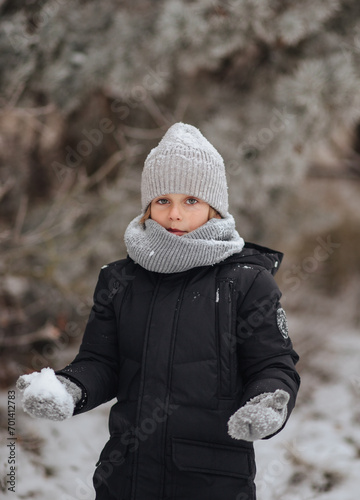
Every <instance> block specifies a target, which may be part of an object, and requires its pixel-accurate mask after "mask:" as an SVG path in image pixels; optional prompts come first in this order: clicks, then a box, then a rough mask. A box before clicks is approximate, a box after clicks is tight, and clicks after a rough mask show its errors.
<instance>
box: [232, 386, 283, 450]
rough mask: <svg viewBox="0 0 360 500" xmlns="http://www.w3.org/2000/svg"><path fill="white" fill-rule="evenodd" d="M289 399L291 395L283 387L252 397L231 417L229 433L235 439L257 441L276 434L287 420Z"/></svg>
mask: <svg viewBox="0 0 360 500" xmlns="http://www.w3.org/2000/svg"><path fill="white" fill-rule="evenodd" d="M289 399H290V395H289V394H288V393H287V392H286V391H283V390H282V389H278V390H276V391H275V392H266V393H264V394H260V395H259V396H256V397H254V398H252V399H250V401H248V402H247V403H246V405H245V406H243V407H241V408H240V409H239V410H238V411H236V412H235V413H234V414H233V415H232V416H231V417H230V418H229V421H228V433H229V435H230V436H231V437H232V438H234V439H242V440H244V441H255V440H257V439H262V438H264V437H266V436H270V435H271V434H274V433H275V432H276V431H278V430H279V429H280V428H281V427H282V426H283V424H284V422H285V420H286V416H287V403H288V401H289Z"/></svg>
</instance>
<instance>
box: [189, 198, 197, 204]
mask: <svg viewBox="0 0 360 500" xmlns="http://www.w3.org/2000/svg"><path fill="white" fill-rule="evenodd" d="M186 203H188V204H189V205H195V204H196V203H198V200H197V199H196V198H188V199H187V200H186Z"/></svg>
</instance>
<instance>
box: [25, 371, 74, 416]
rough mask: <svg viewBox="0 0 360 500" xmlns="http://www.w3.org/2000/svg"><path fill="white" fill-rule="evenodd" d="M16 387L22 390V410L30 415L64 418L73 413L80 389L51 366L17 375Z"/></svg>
mask: <svg viewBox="0 0 360 500" xmlns="http://www.w3.org/2000/svg"><path fill="white" fill-rule="evenodd" d="M16 387H17V388H18V389H19V390H20V391H23V392H24V394H23V399H22V403H23V407H24V411H26V413H28V414H29V415H31V416H32V417H38V418H47V419H49V420H65V419H66V418H69V417H71V416H72V415H73V412H74V408H75V405H76V403H77V402H78V401H80V399H81V396H82V390H81V388H80V387H78V386H77V385H76V384H75V383H74V382H71V380H68V379H67V378H66V377H62V376H57V375H55V372H54V370H52V369H51V368H43V369H42V370H41V372H34V373H31V374H30V375H22V376H21V377H19V379H18V381H17V383H16Z"/></svg>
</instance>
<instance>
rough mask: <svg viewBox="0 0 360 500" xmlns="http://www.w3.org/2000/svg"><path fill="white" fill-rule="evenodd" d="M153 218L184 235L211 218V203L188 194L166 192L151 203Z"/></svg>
mask: <svg viewBox="0 0 360 500" xmlns="http://www.w3.org/2000/svg"><path fill="white" fill-rule="evenodd" d="M150 210H151V218H152V219H153V220H154V221H155V222H157V223H158V224H160V225H161V226H162V227H164V228H165V229H167V230H168V231H169V232H171V233H173V234H175V235H177V236H182V235H183V234H186V233H190V231H194V229H197V228H198V227H200V226H202V225H203V224H205V222H207V221H208V220H209V215H210V205H209V204H208V203H206V202H205V201H203V200H200V199H199V198H196V197H194V196H189V195H187V194H177V193H176V194H166V195H164V196H159V197H157V198H154V199H153V200H152V202H151V204H150Z"/></svg>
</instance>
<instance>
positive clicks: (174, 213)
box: [169, 204, 182, 220]
mask: <svg viewBox="0 0 360 500" xmlns="http://www.w3.org/2000/svg"><path fill="white" fill-rule="evenodd" d="M169 219H170V220H181V219H182V216H181V211H180V209H179V207H178V206H177V205H175V204H174V205H172V207H171V208H170V211H169Z"/></svg>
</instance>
